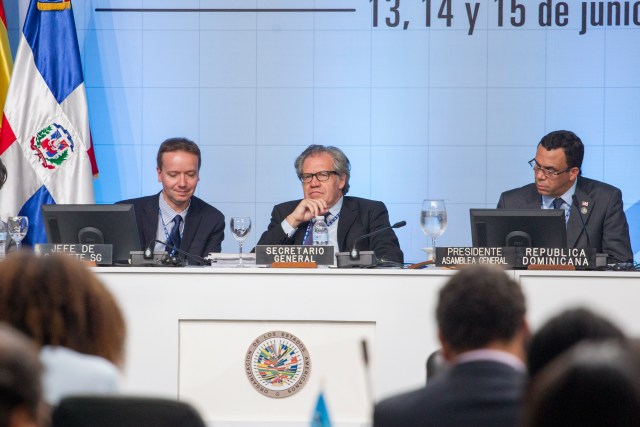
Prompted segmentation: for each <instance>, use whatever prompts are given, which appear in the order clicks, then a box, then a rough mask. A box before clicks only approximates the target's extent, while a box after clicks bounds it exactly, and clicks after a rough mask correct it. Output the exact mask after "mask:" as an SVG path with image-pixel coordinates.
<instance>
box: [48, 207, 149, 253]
mask: <svg viewBox="0 0 640 427" xmlns="http://www.w3.org/2000/svg"><path fill="white" fill-rule="evenodd" d="M42 215H43V219H44V228H45V231H46V233H47V240H48V242H49V243H87V244H92V243H93V244H100V243H105V244H111V245H113V262H114V264H116V263H117V264H120V263H127V262H128V260H129V252H130V251H139V250H140V248H141V244H140V237H139V235H138V225H137V223H136V215H135V211H134V209H133V205H127V204H119V205H42Z"/></svg>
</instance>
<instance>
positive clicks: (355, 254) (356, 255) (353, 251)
mask: <svg viewBox="0 0 640 427" xmlns="http://www.w3.org/2000/svg"><path fill="white" fill-rule="evenodd" d="M405 225H407V221H399V222H396V223H395V224H393V225H390V226H389V227H384V228H381V229H379V230H376V231H374V232H372V233H368V234H364V235H362V236H360V237H358V238H357V239H356V240H355V241H354V242H353V247H352V248H351V252H350V256H351V259H352V260H356V259H358V258H359V257H360V251H358V243H360V241H362V240H364V239H366V238H368V237H372V236H375V235H377V234H380V233H382V232H384V231H387V230H391V229H394V228H400V227H404V226H405Z"/></svg>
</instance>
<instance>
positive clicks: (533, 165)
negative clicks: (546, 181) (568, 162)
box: [528, 159, 572, 177]
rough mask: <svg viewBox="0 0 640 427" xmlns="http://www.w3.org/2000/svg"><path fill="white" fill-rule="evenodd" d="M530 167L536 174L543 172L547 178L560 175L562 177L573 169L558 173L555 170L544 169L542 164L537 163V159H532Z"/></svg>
mask: <svg viewBox="0 0 640 427" xmlns="http://www.w3.org/2000/svg"><path fill="white" fill-rule="evenodd" d="M528 163H529V166H531V168H532V169H533V171H534V172H538V171H541V172H542V173H543V174H544V176H546V177H556V176H558V175H562V174H563V173H565V172H569V171H570V170H571V169H572V168H566V169H565V170H563V171H557V170H554V169H549V168H543V167H542V166H540V164H539V163H538V162H536V159H531V160H529V161H528Z"/></svg>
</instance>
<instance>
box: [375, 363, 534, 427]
mask: <svg viewBox="0 0 640 427" xmlns="http://www.w3.org/2000/svg"><path fill="white" fill-rule="evenodd" d="M525 377H526V374H525V373H524V372H520V371H516V370H515V369H513V368H512V367H511V366H508V365H505V364H503V363H499V362H494V361H474V362H466V363H460V364H457V365H454V366H453V367H452V368H451V369H449V370H448V371H446V372H443V373H442V374H441V375H440V376H437V377H435V378H434V379H433V381H432V382H430V383H429V384H427V386H426V387H424V388H421V389H419V390H415V391H412V392H409V393H405V394H401V395H398V396H394V397H391V398H389V399H386V400H383V401H382V402H380V403H378V404H377V405H376V407H375V410H374V414H373V426H374V427H391V426H397V427H400V426H402V427H480V426H481V427H517V426H518V424H519V423H518V421H519V417H520V410H521V399H522V393H523V389H524V384H525Z"/></svg>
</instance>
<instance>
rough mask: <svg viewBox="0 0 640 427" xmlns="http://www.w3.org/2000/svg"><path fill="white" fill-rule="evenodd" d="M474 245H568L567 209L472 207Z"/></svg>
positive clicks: (563, 246) (543, 246) (542, 246)
mask: <svg viewBox="0 0 640 427" xmlns="http://www.w3.org/2000/svg"><path fill="white" fill-rule="evenodd" d="M469 213H470V216H471V240H472V243H473V246H474V247H507V246H521V247H537V248H566V247H567V229H566V225H565V211H564V209H470V210H469Z"/></svg>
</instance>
